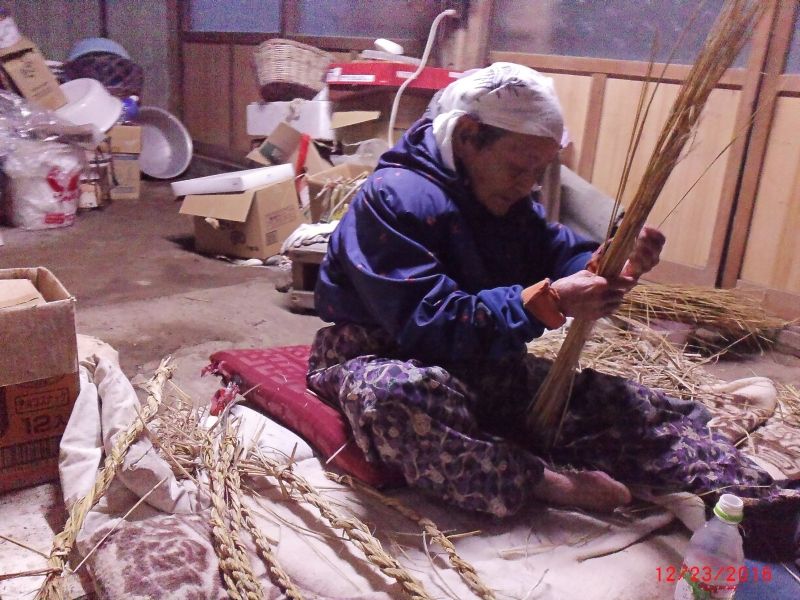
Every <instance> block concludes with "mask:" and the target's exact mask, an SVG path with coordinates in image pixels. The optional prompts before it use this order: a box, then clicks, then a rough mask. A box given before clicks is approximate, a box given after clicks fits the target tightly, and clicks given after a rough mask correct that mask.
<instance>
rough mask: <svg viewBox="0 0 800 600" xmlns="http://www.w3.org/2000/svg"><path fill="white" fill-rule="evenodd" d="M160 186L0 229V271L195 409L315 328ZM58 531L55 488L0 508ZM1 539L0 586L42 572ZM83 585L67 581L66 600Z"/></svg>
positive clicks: (271, 278) (738, 369)
mask: <svg viewBox="0 0 800 600" xmlns="http://www.w3.org/2000/svg"><path fill="white" fill-rule="evenodd" d="M178 208H179V204H178V203H176V202H175V200H174V198H173V196H172V194H171V192H170V189H169V186H168V184H167V183H163V182H153V181H145V182H143V194H142V197H141V198H140V199H139V200H134V201H118V202H115V203H113V204H111V205H110V206H108V207H107V208H105V209H103V210H95V211H89V212H84V213H81V214H80V215H79V216H78V219H77V222H76V224H75V225H74V226H72V227H69V228H66V229H56V230H50V231H41V232H25V231H21V230H16V229H10V228H0V235H2V237H3V239H4V241H5V245H4V246H0V268H7V267H34V266H39V265H42V266H46V267H48V268H49V269H50V270H51V271H53V272H54V273H55V275H56V276H57V277H58V278H59V279H60V280H61V281H62V283H63V284H64V285H65V287H66V288H67V289H68V290H69V291H70V292H71V293H72V294H74V295H75V297H76V298H77V300H78V305H77V329H78V332H79V333H83V334H89V335H93V336H96V337H98V338H100V339H102V340H105V341H106V342H108V343H110V344H111V345H112V346H114V347H115V348H116V349H117V350H118V351H119V354H120V358H121V363H122V367H123V370H124V371H125V373H126V374H127V375H128V376H129V378H131V379H138V378H141V377H146V376H148V375H149V374H150V373H152V372H153V370H154V369H155V368H156V367H157V365H158V362H159V361H160V359H161V358H163V357H164V356H166V355H172V356H173V357H175V359H176V361H177V364H178V371H177V373H176V375H175V381H176V382H177V383H178V384H179V385H180V386H181V387H183V388H184V389H185V390H186V391H187V392H188V393H189V394H190V395H192V397H194V398H195V399H202V398H208V397H210V395H211V394H212V393H213V390H214V389H215V388H216V381H215V380H214V379H213V378H211V379H209V378H205V379H202V380H201V379H200V378H199V372H200V369H201V368H202V367H203V366H204V365H205V364H206V362H207V358H208V356H209V354H211V353H212V352H214V351H215V350H219V349H224V348H231V347H258V346H276V345H286V344H307V343H310V341H311V339H312V337H313V334H314V332H315V331H316V330H317V328H318V327H320V326H321V325H322V322H321V321H320V320H319V319H318V318H317V317H315V316H312V315H298V314H294V313H292V312H290V311H289V310H288V308H287V299H288V298H287V294H281V293H279V292H277V291H276V289H275V286H276V283H277V284H282V283H285V282H286V280H287V278H288V274H287V273H286V272H281V271H280V270H277V269H275V268H260V267H237V266H233V265H231V264H229V263H226V262H224V261H221V260H217V259H214V258H210V257H205V256H200V255H198V254H196V253H195V252H194V251H193V250H192V224H191V220H190V219H189V218H188V217H183V216H181V215H179V214H178ZM798 367H800V360H799V359H797V358H795V357H791V356H786V355H781V354H775V353H769V354H766V355H763V356H756V357H749V358H747V359H744V360H739V361H737V362H733V363H731V362H726V363H720V364H719V365H717V366H716V367H714V368H713V371H714V372H715V374H716V375H718V376H720V377H722V378H725V379H734V378H737V377H743V376H749V375H751V374H759V375H766V376H770V377H773V378H774V379H776V380H778V381H781V382H785V383H794V384H796V385H798V386H800V368H798ZM63 523H64V515H63V509H62V508H61V501H60V491H59V488H58V485H57V484H56V483H53V484H47V485H42V486H38V487H35V488H31V489H28V490H20V491H17V492H12V493H9V494H6V495H3V496H0V535H4V536H7V537H11V538H14V539H17V540H20V541H23V542H25V543H26V544H28V545H29V546H31V547H33V548H35V549H37V550H39V551H41V552H44V553H47V552H48V551H49V547H50V541H51V539H52V536H53V532H54V531H60V530H61V527H62V526H63ZM43 561H44V559H43V558H42V557H41V556H38V555H37V554H35V553H33V552H31V551H28V550H24V549H22V548H19V547H18V546H14V545H12V544H10V543H9V542H7V541H4V540H2V538H0V574H2V573H10V572H19V571H23V570H27V569H33V568H36V567H38V566H41V565H42V564H43ZM37 587H38V584H37V580H35V579H32V578H25V579H15V580H11V581H6V582H2V581H0V599H2V600H9V599H13V598H32V597H33V594H32V592H33V591H35V589H36V588H37ZM84 589H85V590H88V589H90V584H86V582H85V581H84V582H83V583H81V582H79V581H75V580H73V581H71V583H70V595H71V597H79V596H81V595H83V594H84V593H85V592H84V591H83V590H84Z"/></svg>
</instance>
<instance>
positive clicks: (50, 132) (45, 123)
mask: <svg viewBox="0 0 800 600" xmlns="http://www.w3.org/2000/svg"><path fill="white" fill-rule="evenodd" d="M104 138H105V134H103V132H101V131H100V130H99V129H97V127H95V126H93V125H73V124H72V123H69V122H67V121H64V120H63V119H61V118H60V117H59V116H58V115H56V114H55V113H54V112H52V111H49V110H41V109H38V108H35V107H33V106H31V105H30V104H29V103H28V102H27V100H25V99H24V98H21V97H19V96H17V95H16V94H13V93H11V92H8V91H5V90H0V159H2V157H4V156H7V155H8V154H9V153H10V152H11V151H12V150H13V149H14V147H15V145H16V144H17V142H18V141H20V140H30V141H43V142H61V143H65V144H70V145H75V146H80V147H82V148H84V149H86V150H91V149H92V148H96V147H97V146H98V144H100V143H101V142H102V141H103V139H104Z"/></svg>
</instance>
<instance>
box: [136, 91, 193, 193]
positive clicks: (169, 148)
mask: <svg viewBox="0 0 800 600" xmlns="http://www.w3.org/2000/svg"><path fill="white" fill-rule="evenodd" d="M136 123H137V124H138V125H140V126H141V128H142V153H141V154H140V155H139V168H140V169H141V171H142V173H144V174H145V175H149V176H150V177H155V178H156V179H172V178H173V177H177V176H178V175H180V174H181V173H183V172H184V171H185V170H186V169H187V168H188V167H189V163H190V162H191V160H192V152H193V146H192V138H191V136H190V135H189V132H188V131H187V130H186V127H184V126H183V123H181V122H180V121H179V120H178V119H177V118H176V117H175V116H174V115H172V114H170V113H169V112H167V111H166V110H163V109H161V108H157V107H155V106H142V107H140V108H139V113H138V115H137V116H136Z"/></svg>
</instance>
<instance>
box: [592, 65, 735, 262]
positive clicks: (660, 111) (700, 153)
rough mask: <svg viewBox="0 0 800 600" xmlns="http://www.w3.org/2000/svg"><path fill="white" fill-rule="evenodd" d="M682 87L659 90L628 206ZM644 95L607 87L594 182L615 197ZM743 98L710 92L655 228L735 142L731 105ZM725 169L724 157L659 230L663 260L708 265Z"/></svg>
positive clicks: (628, 86) (630, 85)
mask: <svg viewBox="0 0 800 600" xmlns="http://www.w3.org/2000/svg"><path fill="white" fill-rule="evenodd" d="M679 89H680V87H679V86H678V85H675V84H662V85H661V86H659V88H658V91H657V93H656V97H655V99H654V101H653V103H652V105H651V107H650V112H649V115H648V119H647V122H646V124H645V128H644V133H643V135H642V138H641V141H640V144H639V148H638V150H637V152H636V159H635V161H634V164H633V167H632V169H631V174H630V178H629V180H628V184H627V187H626V191H625V194H624V196H623V204H625V205H628V204H629V202H630V200H631V199H632V197H633V194H634V193H635V191H636V187H637V185H638V182H639V181H640V180H641V177H642V175H643V173H644V170H645V168H646V166H647V161H648V160H649V158H650V154H651V152H652V149H653V148H654V146H655V143H656V139H657V137H658V135H659V133H660V132H661V128H662V126H663V123H664V121H665V120H666V118H667V116H668V114H669V111H670V109H671V108H672V103H673V102H674V100H675V97H676V96H677V93H678V91H679ZM640 91H641V83H640V82H636V81H630V80H621V79H609V81H608V84H607V87H606V95H605V98H604V102H603V112H602V118H601V122H600V126H599V127H600V131H599V135H598V142H597V155H596V158H595V163H594V170H593V173H592V183H593V184H594V185H595V186H597V187H598V188H600V189H601V190H603V191H605V192H606V193H608V194H609V195H611V196H612V197H613V196H615V195H616V192H617V186H618V185H619V179H620V176H621V174H622V169H623V165H624V161H625V156H626V152H627V148H628V143H629V140H630V136H631V131H632V129H633V119H634V117H635V115H636V107H637V104H638V99H639V94H640ZM739 95H740V92H739V91H737V90H725V89H717V90H715V91H714V92H713V93H712V94H711V96H710V98H709V101H708V103H707V105H706V108H705V110H704V113H703V116H702V117H701V120H700V125H699V128H698V130H697V133H696V136H695V137H694V139H693V140H692V141H691V142H690V146H689V147H688V151H687V152H686V153H685V154H686V155H685V157H684V159H683V160H682V161H681V162H680V163H679V164H678V166H677V167H676V168H675V170H674V171H673V173H672V175H671V176H670V178H669V180H668V181H667V185H666V186H665V188H664V190H663V192H662V194H661V197H660V198H659V200H658V202H657V203H656V205H655V207H654V209H653V211H652V213H651V215H650V219H649V223H650V224H651V225H659V224H660V223H661V222H662V220H664V218H665V217H666V216H667V214H668V213H669V212H670V211H671V210H672V209H673V207H675V206H676V205H677V204H678V202H679V201H680V199H681V197H682V196H683V195H684V194H685V193H686V192H687V191H688V189H689V187H690V186H691V185H692V184H693V183H694V182H695V181H696V180H697V179H698V178H699V177H700V176H701V174H702V173H703V171H704V170H705V169H706V168H708V167H709V165H710V164H711V163H712V161H713V160H714V158H715V157H716V155H717V154H718V153H719V152H720V151H721V150H722V149H723V148H724V147H725V146H726V145H727V144H728V143H729V142H730V140H731V139H732V138H733V136H734V128H735V117H736V113H735V111H733V110H731V107H735V106H736V105H737V102H738V100H739ZM725 166H726V162H725V160H724V158H723V159H722V160H719V161H717V163H715V164H714V166H712V167H711V168H710V169H709V171H708V172H707V173H706V174H705V175H704V176H703V177H702V179H701V180H700V182H699V183H698V185H697V186H696V187H695V188H694V190H693V191H692V192H691V193H690V194H689V195H688V196H687V197H686V199H685V200H684V201H683V202H682V203H681V205H680V207H679V208H678V209H677V210H675V211H674V212H673V213H672V215H670V216H669V218H667V220H666V222H665V223H664V224H663V225H662V226H661V228H662V230H663V231H664V233H665V235H666V236H667V245H666V247H665V249H664V253H663V257H664V259H665V260H668V261H673V262H676V263H679V264H683V265H687V266H691V267H701V268H702V267H705V266H706V263H707V261H708V256H709V251H710V247H711V240H712V237H713V232H714V227H715V221H716V214H717V210H718V207H719V200H720V191H721V189H722V183H723V179H724V176H725Z"/></svg>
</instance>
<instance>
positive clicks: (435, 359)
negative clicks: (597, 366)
mask: <svg viewBox="0 0 800 600" xmlns="http://www.w3.org/2000/svg"><path fill="white" fill-rule="evenodd" d="M596 247H597V244H596V243H594V242H590V241H587V240H584V239H582V238H580V237H578V236H577V235H575V234H574V233H573V232H572V231H570V230H569V229H568V228H566V227H564V226H563V225H559V224H548V223H547V222H546V221H545V219H544V216H543V208H542V206H541V205H540V204H539V203H537V202H536V201H535V199H534V197H533V195H532V196H531V197H529V198H528V199H522V200H520V202H518V203H517V204H515V205H514V206H513V207H512V208H511V210H509V212H508V213H507V214H506V215H505V216H502V217H498V216H494V215H492V214H491V213H490V212H489V211H487V210H486V208H484V206H483V205H482V204H480V203H479V202H478V201H477V200H476V199H475V198H474V196H473V195H472V193H471V191H470V189H469V187H468V186H467V185H466V184H465V181H464V179H463V178H462V177H461V176H460V175H459V174H457V173H455V172H453V171H452V170H450V169H448V168H447V167H446V166H445V165H444V163H443V161H442V158H441V155H440V153H439V149H438V147H437V145H436V140H435V139H434V136H433V131H432V127H431V121H430V120H427V119H423V120H421V121H418V122H417V123H415V124H414V125H413V126H412V128H411V129H410V130H409V131H408V132H406V135H405V136H403V138H402V139H401V140H400V141H399V142H398V143H397V144H396V145H395V147H394V148H392V149H391V150H389V151H388V152H386V153H385V154H384V155H383V156H382V157H381V159H380V162H379V163H378V166H377V169H376V170H375V172H374V173H373V174H372V175H371V176H370V177H369V179H368V180H367V181H366V183H365V184H364V185H363V187H362V189H361V190H360V192H359V193H358V194H357V195H356V197H355V199H354V200H353V202H352V204H351V206H350V208H349V210H348V211H347V213H346V214H345V215H344V217H343V218H342V220H341V222H340V223H339V226H338V227H337V228H336V230H335V231H334V232H333V234H332V235H331V239H330V242H329V244H328V252H327V255H326V257H325V259H324V260H323V262H322V265H321V268H320V274H319V279H318V280H317V286H316V291H315V302H316V307H317V312H318V313H319V316H320V317H321V318H322V319H323V320H325V321H329V322H335V323H343V322H349V323H356V324H360V325H364V326H368V327H374V326H377V327H380V328H381V329H383V330H384V331H386V332H388V333H389V334H390V336H391V337H392V339H394V341H395V342H396V343H397V345H398V349H399V352H400V354H401V355H402V356H403V357H405V358H417V359H420V360H423V361H425V362H431V363H435V364H448V363H451V364H452V363H455V362H464V361H472V360H493V359H498V358H502V357H503V356H506V355H509V354H513V353H519V352H520V351H521V350H523V348H524V344H525V343H526V342H528V341H530V340H532V339H533V338H534V337H538V336H540V335H541V334H542V332H543V331H544V326H543V325H542V323H540V322H539V321H538V320H537V319H535V318H534V317H533V316H531V315H530V314H529V313H528V312H527V311H526V310H525V309H524V308H523V305H522V300H521V298H520V293H521V292H522V289H523V288H524V287H527V286H529V285H532V284H534V283H536V282H538V281H541V280H542V279H544V278H545V277H550V278H551V279H559V278H561V277H565V276H567V275H571V274H572V273H575V272H577V271H580V270H581V269H583V268H585V266H586V263H587V262H588V260H589V258H590V257H591V253H592V252H593V251H594V249H595V248H596Z"/></svg>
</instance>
